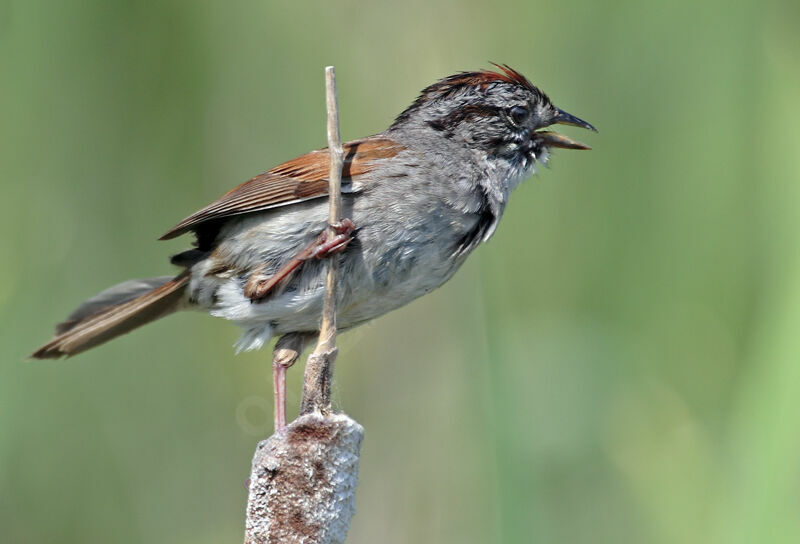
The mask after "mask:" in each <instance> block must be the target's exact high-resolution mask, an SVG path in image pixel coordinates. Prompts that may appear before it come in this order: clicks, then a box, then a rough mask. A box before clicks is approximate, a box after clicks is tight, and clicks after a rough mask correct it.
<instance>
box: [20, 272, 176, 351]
mask: <svg viewBox="0 0 800 544" xmlns="http://www.w3.org/2000/svg"><path fill="white" fill-rule="evenodd" d="M188 283H189V273H188V271H186V272H183V273H182V274H180V275H179V276H177V277H175V278H174V279H171V280H169V281H167V282H166V283H164V284H163V285H160V286H158V287H156V288H154V289H152V290H150V291H147V292H146V293H144V294H142V295H140V296H138V297H136V298H134V299H132V300H127V301H125V302H121V303H119V304H114V305H110V306H108V307H106V308H103V309H101V310H100V311H99V312H97V313H94V314H92V315H87V316H85V317H83V318H82V319H81V320H80V321H78V322H77V323H75V322H70V323H69V327H68V328H66V330H65V331H64V332H63V333H61V334H57V335H56V336H55V337H54V338H53V339H52V340H50V341H49V342H48V343H47V344H45V345H43V346H42V347H40V348H39V349H37V350H36V351H35V352H33V354H32V355H31V357H32V358H34V359H58V358H60V357H64V356H67V357H69V356H71V355H75V354H77V353H80V352H82V351H86V350H87V349H89V348H93V347H95V346H98V345H100V344H102V343H104V342H108V341H109V340H111V339H112V338H116V337H117V336H120V335H122V334H125V333H127V332H130V331H132V330H133V329H135V328H137V327H141V326H142V325H145V324H147V323H150V322H151V321H155V320H156V319H158V318H160V317H164V316H165V315H168V314H171V313H172V312H174V311H175V310H177V309H178V307H179V306H180V302H181V300H182V298H183V292H184V290H185V289H186V285H187V284H188ZM62 330H63V328H62Z"/></svg>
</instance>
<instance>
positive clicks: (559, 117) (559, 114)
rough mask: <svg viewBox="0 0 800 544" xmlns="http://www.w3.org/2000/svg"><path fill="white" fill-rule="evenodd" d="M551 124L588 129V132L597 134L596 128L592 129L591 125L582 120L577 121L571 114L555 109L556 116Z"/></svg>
mask: <svg viewBox="0 0 800 544" xmlns="http://www.w3.org/2000/svg"><path fill="white" fill-rule="evenodd" d="M553 124H555V125H572V126H574V127H581V128H588V129H589V130H592V131H594V132H597V129H596V128H594V127H593V126H592V125H591V124H589V123H587V122H586V121H584V120H583V119H578V118H577V117H575V116H574V115H572V114H571V113H567V112H565V111H564V110H561V109H558V108H556V116H555V117H554V118H553Z"/></svg>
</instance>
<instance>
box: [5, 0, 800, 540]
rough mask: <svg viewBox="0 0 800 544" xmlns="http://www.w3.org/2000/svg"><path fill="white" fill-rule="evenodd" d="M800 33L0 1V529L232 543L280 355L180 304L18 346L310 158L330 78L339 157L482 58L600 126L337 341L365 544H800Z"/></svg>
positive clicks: (360, 11) (595, 17)
mask: <svg viewBox="0 0 800 544" xmlns="http://www.w3.org/2000/svg"><path fill="white" fill-rule="evenodd" d="M799 26H800V3H798V2H796V1H794V0H785V1H770V0H767V1H755V0H751V1H743V2H738V3H732V2H723V1H710V2H703V3H696V2H689V1H686V0H679V1H674V2H669V3H664V4H657V3H647V2H639V1H632V0H630V1H627V2H615V3H607V4H606V3H600V2H592V1H582V2H544V1H538V0H537V1H518V2H513V1H495V2H474V1H471V2H455V1H448V2H436V3H431V2H428V1H416V0H415V1H409V2H405V3H403V4H402V5H401V4H399V3H389V2H374V3H369V4H367V3H359V2H352V1H351V2H319V3H317V2H313V3H312V2H296V3H295V5H293V6H290V5H288V3H267V2H262V1H241V2H240V1H232V2H222V1H212V0H205V1H192V2H188V1H177V0H161V1H158V2H156V1H140V2H107V1H101V0H84V1H59V2H41V1H32V0H17V1H9V0H0V183H1V184H2V185H0V232H2V236H0V255H2V261H3V263H4V264H3V266H2V267H0V541H2V542H8V543H29V542H30V543H34V542H35V543H42V542H59V543H70V542H76V543H77V542H80V543H88V542H115V543H128V542H131V543H133V542H137V543H138V542H147V543H152V542H169V543H181V542H187V543H188V542H191V543H206V542H207V543H222V542H240V541H241V538H242V533H243V526H244V505H245V499H246V492H245V488H244V485H243V482H244V480H245V479H246V478H247V476H248V471H249V465H250V459H251V456H252V454H253V451H254V448H255V445H256V443H257V441H258V440H259V439H260V438H262V437H264V436H265V435H267V434H268V433H269V430H270V421H271V408H270V407H271V402H272V401H271V394H270V385H269V379H270V371H269V369H270V366H269V360H270V355H269V351H266V350H265V351H263V352H261V353H249V354H245V355H240V356H238V357H234V355H233V350H232V349H231V344H232V343H233V342H234V340H235V339H236V337H237V335H238V331H237V330H236V329H235V327H233V326H231V325H230V324H227V323H224V322H223V321H220V320H215V319H212V318H209V317H207V316H204V315H200V314H181V315H178V316H173V317H170V318H168V319H166V320H164V321H162V322H159V323H158V324H155V325H151V326H148V327H146V328H144V329H142V330H141V331H138V332H137V333H136V334H133V335H130V336H126V337H124V338H122V339H120V340H118V341H115V342H113V343H111V344H108V345H106V346H103V347H102V348H100V349H97V350H93V351H91V352H89V353H86V354H85V355H82V356H81V357H79V358H76V359H74V360H70V361H61V362H26V361H25V360H24V358H25V356H26V355H27V354H28V353H29V352H30V351H32V350H33V348H35V347H36V346H37V345H38V344H40V343H41V342H43V341H44V340H46V339H47V338H48V337H49V335H50V332H51V327H52V325H53V324H54V323H55V322H56V321H58V320H59V319H61V318H62V317H64V316H65V314H66V313H68V312H69V311H70V310H71V309H72V308H73V307H74V306H75V305H76V304H77V303H78V302H80V301H81V300H82V299H84V298H86V297H88V296H90V295H92V294H94V293H96V292H97V291H99V290H101V289H103V288H105V287H107V286H109V285H111V284H114V283H116V282H119V281H122V280H125V279H128V278H131V277H144V276H152V275H159V274H165V273H169V272H170V271H171V267H170V265H169V264H168V262H167V256H168V255H170V254H171V253H174V252H176V251H178V250H180V249H182V248H185V247H186V246H187V245H188V243H189V241H190V240H189V238H182V239H179V240H174V241H170V242H156V241H155V239H156V237H157V236H159V235H160V234H161V233H163V232H164V231H165V230H166V229H167V228H168V227H170V226H172V225H173V224H174V223H175V222H176V221H177V220H179V219H181V218H182V217H184V216H185V215H187V214H189V213H190V212H192V211H194V210H195V209H197V208H200V207H202V206H203V205H205V204H206V203H208V202H210V201H211V200H213V199H215V198H216V197H217V196H219V195H220V194H221V193H222V192H224V191H226V190H227V189H229V188H230V187H232V186H234V185H236V184H238V183H239V182H241V181H243V180H245V179H248V178H249V177H250V176H252V175H254V174H256V173H259V172H261V171H263V170H266V169H268V168H270V167H271V166H274V165H275V164H277V163H279V162H282V161H283V160H285V159H288V158H290V157H292V156H295V155H297V154H300V153H303V152H305V151H307V150H309V149H313V148H317V147H321V146H323V145H324V144H325V131H324V107H323V104H324V99H323V67H324V66H325V65H327V64H335V66H336V70H337V75H338V80H339V97H340V105H341V119H342V133H343V136H344V137H345V138H348V139H350V138H356V137H360V136H363V135H367V134H370V133H374V132H378V131H380V130H382V129H383V128H385V127H386V126H387V125H388V124H389V122H390V121H391V120H392V119H393V117H394V116H395V115H396V114H397V113H399V112H400V111H401V110H402V109H403V108H404V107H405V106H407V105H408V104H409V103H410V102H411V100H412V99H413V98H414V97H415V96H416V94H417V92H418V91H419V90H420V89H421V88H422V87H423V86H425V85H427V84H429V83H431V82H433V81H434V80H435V79H437V78H439V77H443V76H445V75H448V74H450V73H452V72H455V71H458V70H471V69H478V68H483V67H487V66H488V64H487V61H489V60H494V61H497V62H503V63H508V64H510V65H511V66H513V67H515V68H516V69H518V70H520V71H521V72H522V73H524V74H526V75H527V76H528V77H529V78H531V79H532V80H533V81H534V82H535V83H536V84H538V85H540V86H541V87H542V88H543V89H544V90H545V91H546V92H547V93H549V94H550V96H551V97H552V98H553V99H554V101H555V102H556V104H558V105H560V106H562V107H563V108H565V109H566V110H567V111H570V112H572V113H574V114H576V115H578V116H580V117H583V118H585V119H587V120H589V121H591V122H592V123H594V124H595V125H596V126H598V127H599V128H600V131H601V132H600V134H599V135H593V134H589V133H584V132H582V131H580V130H578V129H575V130H570V129H569V128H568V129H567V130H566V131H565V132H567V133H569V134H570V135H573V136H577V137H579V138H581V139H584V140H585V141H586V142H587V143H590V144H591V145H593V146H594V148H595V150H594V151H592V152H588V153H578V152H567V151H562V152H559V153H558V154H557V155H556V156H555V157H554V159H553V161H552V168H551V169H549V170H547V169H544V170H543V171H542V172H541V173H540V175H539V176H538V177H535V178H532V179H531V180H529V181H527V182H526V183H525V184H523V185H522V186H521V187H520V188H519V189H518V190H517V191H516V193H515V194H514V197H513V198H512V201H511V204H510V206H509V209H508V210H507V213H506V215H505V218H504V220H503V222H502V224H501V226H500V229H499V231H498V232H497V234H496V236H495V237H494V238H493V239H492V241H491V243H490V244H488V245H486V246H484V247H481V248H480V249H479V250H478V251H477V252H476V254H475V255H474V256H473V257H472V258H471V259H470V260H469V262H468V263H467V264H466V265H465V266H464V268H463V269H462V270H461V271H460V272H459V273H458V274H457V275H456V277H455V278H454V279H453V280H452V281H451V282H450V283H448V284H447V285H446V286H445V287H443V288H442V289H440V290H438V291H437V292H435V293H433V294H431V295H430V296H428V297H425V298H424V299H422V300H419V301H417V302H415V303H414V304H412V305H410V306H408V307H406V308H403V309H402V310H399V311H397V312H394V313H393V314H391V315H389V316H386V317H383V318H381V319H378V320H377V321H375V322H374V323H372V324H370V325H367V326H364V327H362V328H361V329H359V330H356V331H353V332H351V333H348V334H346V335H344V336H343V337H342V338H341V349H342V351H341V354H340V358H339V364H338V368H337V380H336V385H335V397H336V403H337V405H338V406H339V407H340V408H342V409H344V410H346V411H347V412H348V413H349V414H351V415H352V416H353V417H355V418H356V419H357V420H358V421H360V422H361V423H362V424H363V425H364V426H365V428H366V433H367V434H366V439H365V441H364V445H363V451H362V460H361V474H360V476H361V485H360V488H359V490H358V496H357V510H358V512H357V515H356V517H355V518H354V520H353V525H352V530H351V534H350V542H353V543H375V542H380V543H388V544H392V543H406V542H453V543H455V542H459V543H463V542H470V543H472V542H474V543H485V542H508V543H517V542H570V543H572V542H591V543H615V544H619V543H629V542H630V543H642V542H647V543H681V544H683V543H694V542H697V543H703V544H708V543H720V544H722V543H725V544H729V543H746V542H747V543H749V542H771V543H773V542H787V543H788V542H792V543H795V542H798V541H799V540H800V335H798V327H800V211H798V208H799V206H798V204H800V183H798V182H800V153H798V151H799V150H800V131H798V126H800V103H799V102H798V97H800V61H798V59H799V58H800V57H799V56H798V54H799V52H800V37H799V36H800V33H798V31H797V29H798V27H799ZM290 375H291V377H290V402H291V405H290V410H291V412H292V413H295V411H296V408H297V403H298V400H299V391H300V376H301V369H300V368H295V369H293V370H292V371H291V372H290Z"/></svg>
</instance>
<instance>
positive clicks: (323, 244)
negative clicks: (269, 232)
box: [244, 219, 356, 302]
mask: <svg viewBox="0 0 800 544" xmlns="http://www.w3.org/2000/svg"><path fill="white" fill-rule="evenodd" d="M331 228H332V229H333V233H331V232H330V231H329V230H328V229H327V228H326V229H325V230H324V231H323V232H321V233H320V234H319V235H318V236H317V237H316V238H314V240H313V241H312V242H311V243H310V244H308V245H307V246H306V247H304V248H303V249H302V250H301V251H300V252H299V253H298V254H297V255H295V256H294V257H292V258H291V259H289V261H288V262H287V263H286V264H284V265H283V266H282V267H281V268H280V269H279V270H278V271H277V272H275V273H274V274H273V275H272V276H270V277H268V278H264V277H263V276H262V275H261V270H262V268H263V267H262V268H258V269H256V270H255V271H254V272H253V273H252V274H251V275H250V278H248V280H247V283H245V286H244V296H246V297H247V298H249V299H250V301H251V302H258V301H260V300H261V299H263V298H264V297H265V296H267V294H269V292H270V291H272V289H273V288H274V287H275V286H276V285H277V284H278V283H279V282H280V281H281V280H283V279H285V278H287V277H289V275H290V274H291V273H292V272H294V271H295V269H296V268H297V267H298V266H300V265H301V264H303V262H304V261H307V260H308V259H312V258H316V259H324V258H325V257H329V256H331V255H333V254H334V253H338V252H340V251H343V250H344V248H346V247H347V244H349V243H350V241H351V240H352V239H353V232H354V231H355V230H356V225H355V223H353V222H352V221H351V220H349V219H342V220H341V221H339V222H338V223H336V224H335V225H331Z"/></svg>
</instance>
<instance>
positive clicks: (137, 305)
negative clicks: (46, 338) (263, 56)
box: [33, 65, 595, 428]
mask: <svg viewBox="0 0 800 544" xmlns="http://www.w3.org/2000/svg"><path fill="white" fill-rule="evenodd" d="M495 66H496V67H497V71H489V70H482V71H477V72H462V73H458V74H455V75H452V76H450V77H447V78H444V79H442V80H440V81H438V82H436V83H434V84H433V85H430V86H429V87H427V88H425V89H424V90H423V91H422V93H421V94H420V96H419V98H417V100H416V101H415V102H414V103H413V104H411V106H409V107H408V108H407V109H406V110H405V111H404V112H403V113H401V114H400V115H399V116H398V117H397V119H395V121H394V122H393V123H392V125H391V126H390V127H389V128H388V129H386V130H385V131H383V132H381V133H380V134H376V135H374V136H369V137H367V138H364V139H361V140H355V141H352V142H348V143H346V144H344V154H345V155H344V169H343V172H342V197H343V203H342V204H343V216H344V217H347V218H349V219H347V220H343V221H342V222H341V223H340V224H339V225H336V226H335V234H332V233H329V232H330V231H329V230H328V229H327V228H326V227H327V217H328V200H327V198H326V196H327V192H328V180H327V176H328V164H329V163H328V153H327V150H326V149H321V150H318V151H312V152H310V153H307V154H305V155H302V156H300V157H297V158H295V159H292V160H290V161H288V162H285V163H283V164H281V165H279V166H276V167H275V168H273V169H272V170H269V171H268V172H265V173H263V174H260V175H258V176H256V177H254V178H253V179H251V180H250V181H247V182H245V183H243V184H242V185H239V186H238V187H236V188H235V189H233V190H231V191H229V192H228V193H226V194H225V195H223V196H222V197H221V198H220V199H219V200H217V201H216V202H213V203H212V204H209V205H208V206H206V207H205V208H203V209H202V210H200V211H198V212H196V213H194V214H192V215H190V216H189V217H187V218H186V219H184V220H183V221H181V222H180V223H178V224H177V225H176V226H174V227H173V228H172V229H170V230H169V231H168V232H167V233H166V234H164V235H163V236H162V237H161V239H162V240H164V239H170V238H174V237H176V236H179V235H181V234H184V233H187V232H192V233H193V234H194V235H195V237H196V241H195V244H194V246H195V247H194V248H193V249H190V250H188V251H184V252H183V253H179V254H177V255H175V256H173V257H172V263H173V264H175V265H177V266H180V267H181V268H183V271H182V272H181V273H179V274H178V275H177V276H163V277H156V278H150V279H143V280H133V281H127V282H125V283H121V284H119V285H116V286H114V287H111V288H110V289H107V290H105V291H103V292H102V293H100V294H98V295H97V296H95V297H92V298H90V299H89V300H87V301H86V302H84V303H83V304H82V305H81V306H79V307H78V308H77V309H76V310H75V311H74V312H73V313H72V314H71V315H70V316H69V317H67V319H66V320H65V321H64V322H63V323H61V324H59V325H58V326H57V327H56V336H55V337H54V338H53V339H52V340H51V341H50V342H48V343H47V344H45V345H44V346H42V347H41V348H39V349H38V350H37V351H36V352H35V353H34V354H33V357H34V358H42V359H44V358H57V357H61V356H69V355H75V354H76V353H80V352H82V351H84V350H86V349H89V348H91V347H94V346H97V345H98V344H102V343H103V342H106V341H108V340H110V339H112V338H115V337H116V336H119V335H121V334H124V333H126V332H128V331H130V330H132V329H134V328H136V327H139V326H140V325H143V324H145V323H148V322H150V321H153V320H155V319H157V318H160V317H163V316H165V315H167V314H170V313H172V312H174V311H176V310H184V309H187V310H188V309H196V310H202V311H206V312H208V313H210V314H211V315H214V316H217V317H223V318H225V319H228V320H230V321H233V322H234V323H236V324H237V325H239V326H240V327H241V328H242V329H243V334H242V336H241V338H240V339H239V340H238V342H237V343H236V347H237V349H238V350H239V351H241V350H252V349H258V348H260V347H261V346H263V345H264V344H265V343H267V342H268V341H269V340H270V338H272V337H273V336H280V339H279V340H278V342H277V344H276V346H275V351H274V355H273V356H274V360H273V372H274V376H273V378H274V380H275V391H276V412H275V419H276V426H277V427H278V428H280V427H281V426H283V425H284V424H285V408H284V405H285V400H284V399H285V372H286V368H287V367H289V366H290V365H291V364H292V363H294V361H295V360H296V359H297V358H298V356H299V354H300V352H301V351H302V349H303V347H304V345H305V344H306V343H308V342H309V341H310V340H312V339H313V338H314V337H315V336H316V334H317V331H318V328H319V323H320V314H321V310H322V302H323V298H324V285H325V271H326V266H325V264H324V262H323V261H322V259H324V258H327V257H330V258H335V259H338V262H339V280H338V281H339V286H338V301H337V325H338V327H339V329H340V330H344V329H348V328H350V327H355V326H356V325H359V324H361V323H364V322H365V321H369V320H370V319H374V318H376V317H378V316H379V315H382V314H384V313H386V312H388V311H390V310H393V309H395V308H398V307H400V306H403V305H404V304H407V303H409V302H411V301H412V300H414V299H415V298H417V297H419V296H421V295H424V294H425V293H427V292H429V291H431V290H433V289H435V288H437V287H439V286H440V285H442V284H443V283H444V282H445V281H447V280H448V279H449V278H450V277H451V276H452V275H453V273H454V272H455V271H456V270H457V269H458V267H459V266H461V264H462V263H463V262H464V260H465V259H466V257H467V256H468V255H469V254H470V253H471V252H472V250H473V249H475V247H477V246H478V244H480V243H481V242H485V241H486V240H488V239H489V238H490V237H491V236H492V234H493V233H494V231H495V229H496V228H497V223H498V221H499V220H500V217H501V216H502V215H503V210H504V209H505V206H506V203H507V202H508V198H509V195H510V193H511V191H512V189H514V188H515V187H516V186H517V184H518V183H519V182H520V181H521V180H522V179H523V178H525V177H526V176H528V175H530V174H531V173H532V172H533V171H534V170H535V165H536V163H537V162H540V163H544V162H545V161H546V160H547V156H548V152H549V150H550V148H552V147H561V148H567V149H589V147H588V146H586V145H584V144H581V143H579V142H576V141H574V140H571V139H569V138H567V137H566V136H562V135H560V134H557V133H555V132H549V131H542V130H540V129H542V128H543V127H548V126H550V125H553V124H566V125H576V126H579V127H583V128H587V129H591V130H595V129H594V127H592V125H590V124H589V123H587V122H585V121H582V120H581V119H578V118H577V117H574V116H572V115H570V114H568V113H566V112H565V111H563V110H560V109H559V108H557V107H555V106H554V105H553V104H552V103H551V102H550V99H549V98H548V97H547V96H546V95H545V94H544V93H543V92H542V91H540V90H539V89H538V88H536V87H534V86H533V85H532V84H531V83H530V82H529V81H528V80H527V79H526V78H525V77H524V76H522V75H521V74H520V73H518V72H516V71H515V70H513V69H511V68H509V67H508V66H499V65H495Z"/></svg>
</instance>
